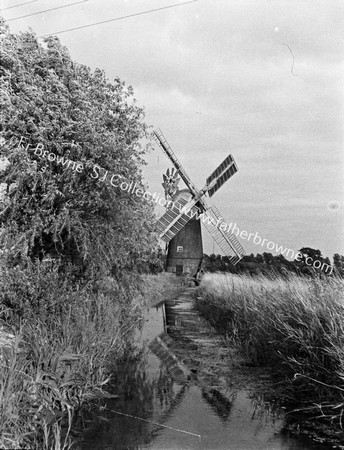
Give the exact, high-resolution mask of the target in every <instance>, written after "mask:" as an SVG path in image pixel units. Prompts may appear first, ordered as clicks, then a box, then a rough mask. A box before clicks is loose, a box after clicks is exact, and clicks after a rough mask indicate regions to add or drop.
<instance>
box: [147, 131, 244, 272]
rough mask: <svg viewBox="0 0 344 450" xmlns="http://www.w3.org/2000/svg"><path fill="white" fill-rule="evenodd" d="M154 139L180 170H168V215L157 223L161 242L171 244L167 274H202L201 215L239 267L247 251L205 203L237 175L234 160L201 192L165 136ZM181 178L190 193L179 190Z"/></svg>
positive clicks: (159, 134)
mask: <svg viewBox="0 0 344 450" xmlns="http://www.w3.org/2000/svg"><path fill="white" fill-rule="evenodd" d="M154 137H155V139H156V141H157V142H158V143H159V145H160V147H161V148H162V149H163V151H164V152H165V153H166V155H167V156H168V157H169V159H170V160H171V161H172V163H173V165H174V167H175V169H176V170H177V172H175V171H174V170H173V169H172V171H171V172H170V171H169V170H168V171H167V173H166V175H164V182H163V187H164V189H165V196H166V199H167V200H169V201H168V202H167V210H166V212H165V214H163V215H162V217H160V219H159V220H158V222H157V228H158V231H159V235H160V238H161V239H163V240H164V241H165V242H166V243H168V252H167V261H166V271H167V272H175V273H176V274H177V275H180V274H182V273H183V272H184V273H186V272H188V273H190V274H191V275H192V276H195V275H196V274H197V272H198V271H199V270H200V267H201V263H202V257H203V246H202V232H201V223H200V220H198V219H197V215H201V217H202V222H203V224H204V225H205V228H206V229H207V231H208V232H209V233H210V234H211V236H212V238H213V239H214V241H215V242H216V244H217V245H218V246H219V247H220V249H221V250H222V251H223V253H224V254H225V255H226V256H227V257H228V258H229V260H230V261H231V262H232V263H233V264H236V263H237V262H238V261H240V259H241V258H242V257H243V255H244V249H243V248H242V246H241V245H240V243H239V242H238V240H237V239H236V237H235V236H234V235H233V234H232V233H229V232H228V231H225V230H226V229H227V224H226V223H225V222H224V221H223V220H222V217H221V215H220V212H219V210H218V209H217V208H216V207H215V206H209V205H208V204H207V203H206V201H205V195H206V194H208V195H209V197H212V196H213V195H214V193H215V192H216V191H217V190H218V189H219V188H220V187H221V186H222V185H223V184H224V183H225V182H226V181H227V180H228V179H229V178H230V177H232V176H233V175H234V174H235V173H236V172H237V171H238V168H237V166H236V163H235V161H234V159H233V157H232V156H231V155H228V156H227V158H226V159H225V160H224V161H223V162H222V163H221V164H220V165H219V167H218V168H217V169H216V170H215V171H214V172H213V173H212V174H211V175H210V176H209V177H208V178H207V180H206V184H205V186H204V187H203V189H201V190H199V189H197V188H196V186H195V185H194V184H193V183H192V181H191V179H190V178H189V176H188V175H187V174H186V172H185V170H184V169H183V167H182V165H181V164H180V162H179V160H178V159H177V157H176V155H175V154H174V152H173V151H172V149H171V147H170V146H169V144H168V143H167V141H166V139H165V137H164V136H163V134H162V132H161V131H160V130H159V131H154ZM178 176H180V178H182V180H183V181H184V183H185V184H186V186H187V189H182V190H179V188H178V183H179V181H180V178H179V177H178Z"/></svg>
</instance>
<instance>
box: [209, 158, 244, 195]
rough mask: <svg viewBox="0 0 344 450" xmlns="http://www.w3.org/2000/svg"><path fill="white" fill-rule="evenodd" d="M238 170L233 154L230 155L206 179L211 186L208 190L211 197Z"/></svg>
mask: <svg viewBox="0 0 344 450" xmlns="http://www.w3.org/2000/svg"><path fill="white" fill-rule="evenodd" d="M237 171H238V167H237V165H236V163H235V161H234V159H233V157H232V155H228V156H227V158H226V159H225V160H224V161H223V162H222V163H221V164H220V165H219V167H218V168H217V169H215V170H214V172H213V173H212V174H211V175H210V176H209V177H208V178H207V180H206V183H207V185H208V186H210V189H209V190H208V195H209V197H211V196H213V195H214V194H215V192H216V191H217V190H219V189H220V187H221V186H222V185H223V184H224V183H225V182H226V181H227V180H228V179H229V178H231V177H232V176H233V175H234V174H235V173H236V172H237Z"/></svg>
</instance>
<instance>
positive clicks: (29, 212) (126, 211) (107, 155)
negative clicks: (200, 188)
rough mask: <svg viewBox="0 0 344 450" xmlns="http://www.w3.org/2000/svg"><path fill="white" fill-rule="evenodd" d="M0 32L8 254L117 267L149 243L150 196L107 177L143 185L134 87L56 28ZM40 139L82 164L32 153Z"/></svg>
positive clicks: (3, 220)
mask: <svg viewBox="0 0 344 450" xmlns="http://www.w3.org/2000/svg"><path fill="white" fill-rule="evenodd" d="M0 34H1V41H2V45H1V65H0V76H1V81H2V86H3V87H2V90H1V97H2V98H1V100H2V105H3V111H2V124H1V128H0V137H1V143H2V144H3V146H2V148H1V156H5V157H7V158H8V160H9V162H10V164H9V166H8V167H7V168H6V170H5V171H4V172H2V173H1V174H0V183H1V182H3V183H6V184H7V186H8V188H9V187H11V192H8V196H9V199H10V201H9V202H7V204H6V207H4V208H3V209H2V210H1V211H0V225H1V226H2V228H3V230H5V232H3V233H2V235H1V239H2V245H3V246H4V247H6V246H7V247H8V245H9V243H11V248H12V250H11V252H10V253H11V255H12V258H14V257H16V256H18V255H21V257H22V258H23V257H25V256H27V257H30V258H37V257H38V258H43V257H44V256H46V255H51V256H53V257H54V258H61V259H62V260H63V261H64V262H65V263H72V264H74V265H77V266H78V267H82V270H83V271H85V270H86V269H87V270H88V271H92V272H97V271H98V270H100V269H102V270H104V271H112V272H113V273H120V272H121V271H122V270H124V269H125V268H126V267H127V266H128V265H129V266H130V262H131V257H132V254H133V253H134V252H143V251H147V249H150V248H153V247H154V245H155V238H154V233H153V231H154V230H153V226H152V223H153V219H154V218H153V207H152V204H151V202H150V201H149V200H146V199H144V198H142V197H138V196H136V195H134V194H131V193H129V192H127V191H124V190H121V189H120V188H119V187H114V186H112V185H111V176H112V175H118V178H116V179H119V177H122V180H123V181H126V182H127V183H130V182H133V185H134V184H135V183H136V188H141V189H142V190H145V186H144V182H143V179H142V172H141V167H142V165H143V164H144V161H143V156H144V154H145V152H146V148H143V147H142V145H141V140H142V138H143V137H144V136H145V134H146V130H147V128H146V125H145V123H144V121H143V119H144V113H143V110H142V109H141V108H139V107H138V106H137V105H136V103H135V99H134V97H133V90H132V88H131V87H126V85H125V83H124V82H122V81H120V80H119V79H118V78H116V79H115V80H114V81H113V82H112V83H110V82H109V81H108V80H107V78H106V76H105V74H104V72H102V71H101V70H99V69H96V70H95V71H94V72H92V71H91V70H90V69H89V68H88V67H86V66H83V65H81V64H78V63H76V62H73V61H72V60H71V58H70V56H69V53H68V51H67V49H66V48H65V47H63V46H62V45H61V44H60V42H59V40H58V39H57V38H56V37H48V38H45V39H44V45H41V44H39V43H38V41H37V38H36V37H35V35H34V34H33V33H32V32H25V33H22V34H19V35H14V34H11V33H10V32H9V29H8V27H7V26H6V25H4V23H3V21H2V22H1V23H0ZM20 141H21V143H20V145H18V143H19V142H20ZM37 146H38V147H37ZM38 148H39V149H43V150H46V151H47V152H48V153H54V154H55V155H56V156H57V157H59V158H62V157H63V158H65V160H67V159H69V160H71V161H74V162H75V163H78V164H79V165H80V166H79V168H82V170H80V171H77V170H75V169H73V168H71V167H70V166H69V167H66V165H64V166H63V165H62V164H57V162H56V161H49V160H48V159H47V157H45V158H43V157H42V156H40V155H39V154H40V151H39V150H36V155H35V152H34V150H35V149H38ZM43 150H42V151H43ZM74 167H75V166H74ZM96 175H97V176H96ZM105 177H106V178H105ZM101 180H104V181H101Z"/></svg>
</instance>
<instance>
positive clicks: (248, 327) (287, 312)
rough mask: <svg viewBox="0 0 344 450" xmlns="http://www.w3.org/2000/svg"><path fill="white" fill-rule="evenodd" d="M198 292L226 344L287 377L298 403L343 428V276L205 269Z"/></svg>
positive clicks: (205, 312)
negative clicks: (212, 271) (252, 274)
mask: <svg viewBox="0 0 344 450" xmlns="http://www.w3.org/2000/svg"><path fill="white" fill-rule="evenodd" d="M199 292H200V298H198V300H197V305H198V308H199V310H200V311H201V313H202V314H203V315H204V316H205V317H206V318H208V319H209V320H210V321H211V322H212V323H213V324H214V326H215V327H216V328H217V329H218V330H219V331H220V332H221V333H223V335H224V336H225V337H226V338H227V339H228V342H229V343H230V344H231V345H233V344H235V345H239V346H240V347H241V349H242V350H243V351H244V353H245V354H246V356H247V357H248V358H249V359H250V360H251V361H252V363H254V364H256V365H270V366H272V367H273V368H274V369H275V371H276V372H278V373H279V374H280V375H282V376H284V379H285V380H289V381H290V383H291V387H292V390H291V392H292V396H293V400H294V402H295V404H297V405H298V406H299V407H300V409H302V410H303V411H307V412H308V413H311V414H313V416H314V417H321V418H322V420H324V421H327V422H331V423H336V424H337V425H338V426H339V427H340V428H342V426H343V420H342V418H343V414H344V282H343V280H342V279H336V278H326V279H305V278H301V277H297V276H291V277H290V278H289V279H284V278H280V277H271V278H267V277H263V276H260V277H254V278H253V277H249V276H245V275H241V276H238V275H226V274H206V275H205V276H204V278H203V280H202V283H201V286H200V291H199Z"/></svg>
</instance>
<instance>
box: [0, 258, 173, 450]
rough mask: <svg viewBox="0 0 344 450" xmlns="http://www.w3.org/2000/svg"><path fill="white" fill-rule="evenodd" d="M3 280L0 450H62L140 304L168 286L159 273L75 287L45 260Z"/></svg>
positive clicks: (111, 366)
mask: <svg viewBox="0 0 344 450" xmlns="http://www.w3.org/2000/svg"><path fill="white" fill-rule="evenodd" d="M0 275H1V276H0V318H1V319H2V323H3V324H6V328H5V329H3V331H2V336H3V337H6V336H8V337H9V339H7V341H8V342H7V345H1V344H0V366H1V371H0V436H1V437H0V448H5V449H14V448H30V449H40V450H41V449H54V450H58V449H67V448H69V446H70V444H71V439H70V437H69V431H70V426H71V423H72V419H73V415H74V412H75V411H76V410H77V409H80V408H82V407H84V406H86V405H87V404H89V402H90V401H92V400H93V399H98V398H99V397H101V396H102V392H103V390H104V389H106V384H107V382H108V380H109V377H110V376H111V373H113V372H115V371H116V368H117V367H118V365H119V364H120V363H121V358H122V356H123V355H124V353H125V351H126V349H127V348H128V346H130V342H131V339H130V338H131V331H132V330H134V328H135V327H136V324H137V320H138V318H139V316H140V308H141V305H143V304H147V303H148V301H149V300H148V299H147V297H150V295H151V293H153V292H154V291H155V290H158V291H159V292H160V291H161V290H162V289H160V288H159V287H162V286H163V285H164V286H165V288H166V287H168V286H169V284H171V283H169V280H167V279H165V278H166V277H164V274H160V275H158V276H148V275H146V276H144V280H141V278H140V277H139V276H136V277H133V278H130V277H129V278H127V279H126V278H122V279H121V280H120V282H119V281H116V280H115V279H114V278H111V277H107V278H106V279H103V280H98V281H95V282H93V283H88V284H86V285H84V286H83V287H80V286H78V285H77V284H75V283H74V284H71V283H70V277H68V276H67V278H66V274H64V275H63V276H62V275H61V274H60V273H59V270H58V268H54V267H53V266H51V264H50V263H48V264H45V263H35V264H30V265H28V266H27V267H26V268H25V269H19V268H12V269H9V268H5V267H3V268H2V270H1V271H0ZM72 286H73V287H72ZM155 287H157V289H155ZM171 288H173V283H172V284H171ZM6 330H7V333H6ZM11 334H12V335H14V338H13V339H11V338H10V335H11Z"/></svg>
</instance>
